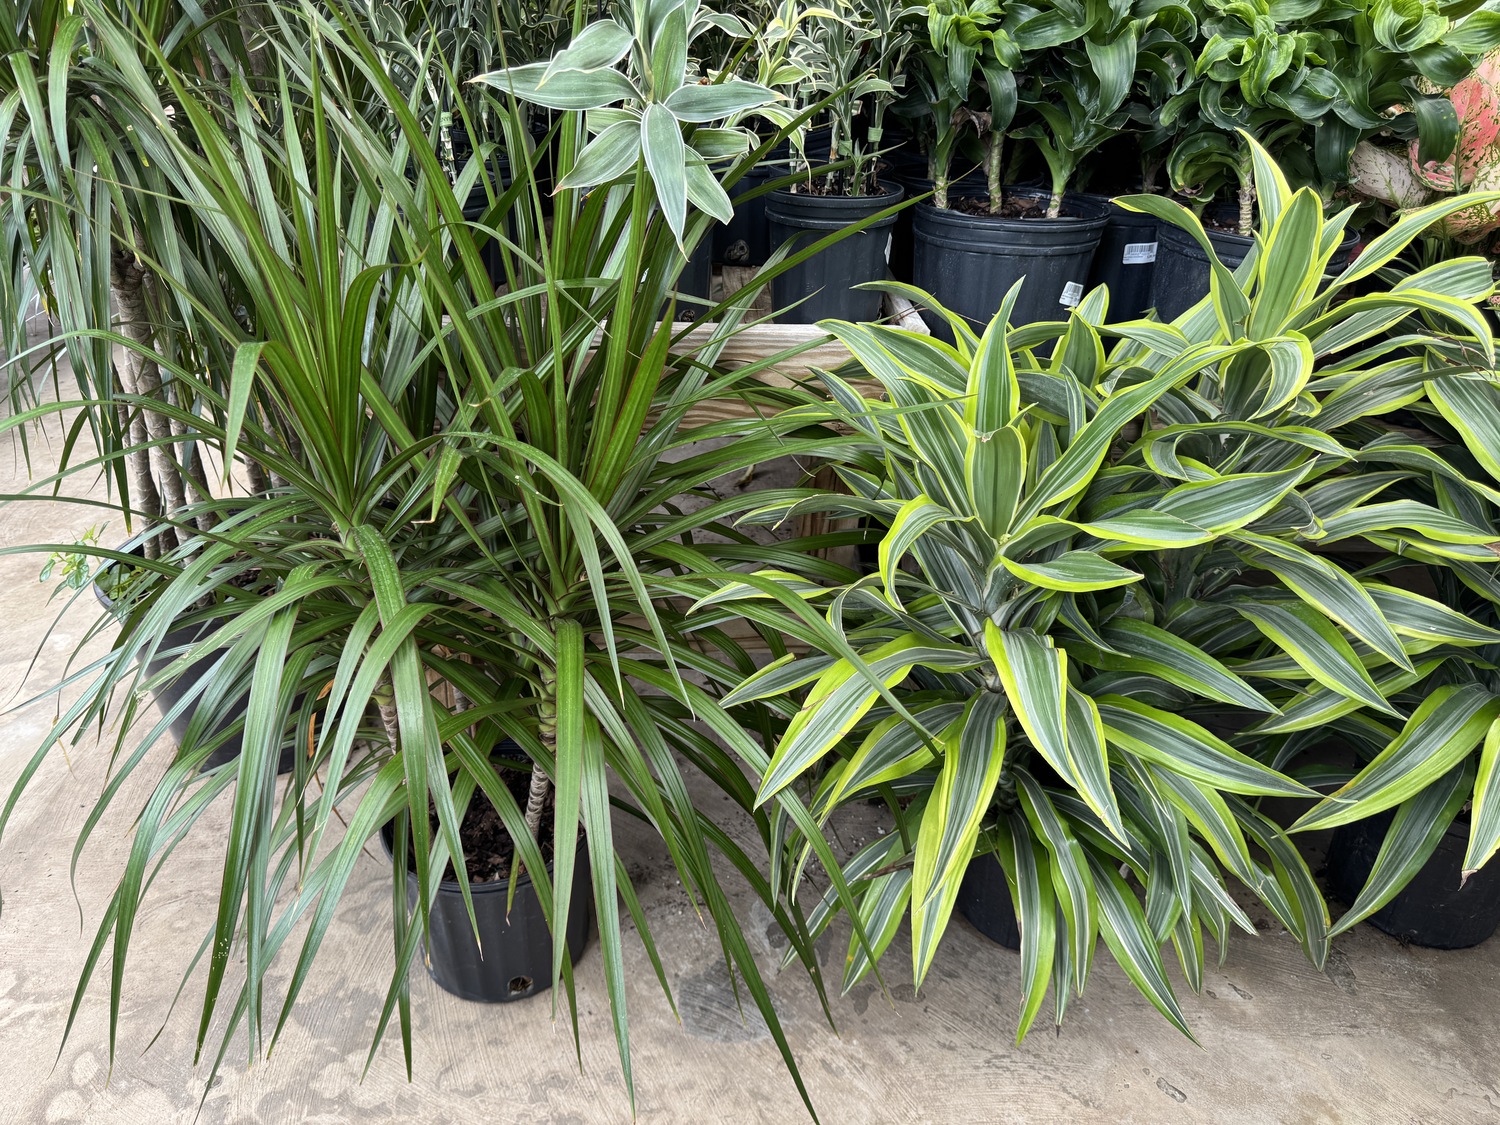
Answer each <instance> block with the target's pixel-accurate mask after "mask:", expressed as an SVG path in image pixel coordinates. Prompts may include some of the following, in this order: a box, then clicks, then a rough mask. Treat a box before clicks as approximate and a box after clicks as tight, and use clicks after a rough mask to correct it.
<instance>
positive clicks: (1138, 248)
mask: <svg viewBox="0 0 1500 1125" xmlns="http://www.w3.org/2000/svg"><path fill="white" fill-rule="evenodd" d="M1120 261H1121V262H1122V263H1123V264H1124V265H1127V266H1144V265H1145V264H1146V263H1147V262H1154V261H1156V243H1154V242H1128V243H1126V244H1125V256H1124V257H1123V258H1121V259H1120Z"/></svg>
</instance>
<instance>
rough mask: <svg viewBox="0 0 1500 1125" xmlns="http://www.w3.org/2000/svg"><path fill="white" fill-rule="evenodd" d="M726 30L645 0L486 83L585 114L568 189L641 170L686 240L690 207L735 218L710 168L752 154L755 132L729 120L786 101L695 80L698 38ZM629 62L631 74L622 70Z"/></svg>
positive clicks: (745, 85)
mask: <svg viewBox="0 0 1500 1125" xmlns="http://www.w3.org/2000/svg"><path fill="white" fill-rule="evenodd" d="M721 23H723V20H722V19H721V17H719V16H718V15H717V14H716V13H714V12H713V11H711V10H709V9H707V8H703V7H700V6H699V5H698V4H697V3H696V2H690V3H687V4H683V3H675V2H671V0H636V3H635V4H634V6H633V8H631V10H630V12H629V13H628V14H627V13H626V12H625V11H624V10H623V9H622V10H621V11H620V12H619V13H617V14H616V15H613V16H611V17H609V18H607V19H601V20H596V21H594V22H593V23H591V24H589V25H588V26H587V27H585V28H584V29H583V30H582V31H581V32H579V34H578V35H577V36H576V37H575V38H574V39H573V41H572V42H571V43H570V44H569V45H568V46H567V47H565V48H563V49H562V50H561V51H559V52H558V53H557V54H556V55H554V56H553V57H552V59H551V60H550V61H547V62H534V63H525V64H522V65H519V66H512V67H508V68H506V69H504V70H499V71H495V72H492V73H490V74H485V75H482V76H481V79H480V80H481V81H483V82H485V83H487V84H489V85H491V86H493V87H495V88H496V89H498V90H500V91H502V93H505V94H510V95H513V96H514V97H516V98H518V99H520V100H521V101H525V102H531V103H533V104H535V105H542V106H546V107H548V108H549V109H555V110H570V111H584V112H585V113H586V114H587V121H588V130H589V132H590V133H591V134H593V136H592V139H590V140H589V141H588V143H587V144H586V145H584V146H583V148H582V150H581V151H580V152H579V153H578V158H577V161H576V163H574V164H573V165H572V167H571V168H569V169H568V171H567V174H566V175H565V176H564V177H563V178H562V179H561V181H560V183H559V187H566V188H593V187H599V186H601V185H605V184H611V183H614V182H615V181H617V180H620V179H621V178H622V177H624V176H626V175H628V174H630V173H632V172H635V171H636V170H637V169H640V172H641V174H643V175H644V177H645V180H646V182H649V183H650V184H651V185H652V188H653V191H652V194H653V195H654V197H655V202H656V203H657V205H658V206H659V207H660V208H661V212H662V214H663V215H664V216H665V218H666V221H667V225H668V226H669V227H670V228H671V231H672V233H673V234H674V235H675V236H676V237H677V240H678V241H679V242H681V241H682V238H683V233H684V226H685V224H686V221H687V208H688V204H689V203H691V204H692V205H693V206H694V207H696V208H698V209H699V210H701V211H703V212H704V213H705V214H708V215H710V216H712V217H713V218H715V219H718V220H719V221H720V222H728V221H729V220H730V219H731V218H733V216H734V208H733V207H732V206H731V205H730V202H729V196H728V195H726V194H725V192H724V189H723V188H722V187H721V186H720V184H719V181H718V179H717V178H715V175H714V173H713V172H712V171H711V170H710V168H709V165H710V164H711V163H718V162H721V161H723V160H726V159H731V158H733V157H736V156H740V155H743V154H744V153H745V152H746V151H747V150H748V149H749V147H750V144H751V141H752V138H753V134H751V133H750V132H749V130H747V129H745V128H740V127H735V126H734V125H733V124H726V123H732V122H734V121H736V120H738V119H739V118H741V117H742V116H744V115H746V114H748V113H750V112H752V111H754V110H757V109H762V108H764V107H765V106H768V105H770V104H771V103H772V102H773V101H774V100H775V97H776V95H775V93H774V92H773V91H772V90H770V89H768V88H767V87H765V86H761V85H759V84H757V83H754V82H747V81H745V80H744V79H742V78H735V77H733V76H731V75H729V74H727V73H725V74H721V75H720V76H719V77H718V78H717V79H716V80H714V81H708V82H699V81H697V80H696V79H691V80H690V77H689V75H688V71H687V64H688V57H689V51H690V49H691V47H692V44H693V42H694V40H695V39H697V38H698V37H699V36H700V35H702V34H703V33H704V32H706V31H708V30H710V29H711V28H713V27H715V26H718V25H719V24H721ZM728 26H731V27H732V26H734V25H728ZM621 63H624V64H625V66H626V69H625V70H624V71H621V70H619V69H617V68H618V67H619V65H620V64H621ZM621 103H623V104H621ZM716 122H717V123H720V124H717V125H715V124H714V123H716ZM684 130H686V131H687V132H686V135H684ZM635 186H636V192H635V194H636V197H637V199H645V193H644V192H642V191H641V190H640V187H641V181H640V180H639V179H638V180H637V183H636V185H635ZM645 205H646V206H649V203H646V204H645Z"/></svg>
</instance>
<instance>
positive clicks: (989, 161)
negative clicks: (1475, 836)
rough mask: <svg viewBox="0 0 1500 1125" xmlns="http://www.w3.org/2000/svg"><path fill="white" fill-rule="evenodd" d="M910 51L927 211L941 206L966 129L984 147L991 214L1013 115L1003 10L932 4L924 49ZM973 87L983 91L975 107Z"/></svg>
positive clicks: (960, 1) (950, 1) (1014, 60)
mask: <svg viewBox="0 0 1500 1125" xmlns="http://www.w3.org/2000/svg"><path fill="white" fill-rule="evenodd" d="M918 51H919V54H920V56H921V61H922V66H921V67H920V68H918V70H917V72H916V74H915V76H914V77H915V78H916V81H917V83H918V85H919V87H920V89H921V90H922V94H923V97H924V99H925V100H926V101H927V103H928V104H929V106H930V107H931V112H932V118H931V122H932V126H931V127H932V134H933V136H932V145H931V148H930V149H929V152H928V158H927V160H928V175H929V177H930V178H931V180H932V185H933V191H932V201H933V204H934V205H935V206H937V207H942V208H946V207H947V206H948V205H949V199H948V183H949V174H950V167H951V164H952V161H953V151H954V146H955V145H956V144H957V143H958V141H959V138H960V136H961V134H962V133H963V131H964V128H965V126H969V125H972V126H973V128H974V129H975V130H976V132H977V133H978V135H979V136H980V138H981V140H982V142H983V144H984V153H985V156H984V168H985V177H986V181H987V183H988V184H989V196H990V201H989V202H990V209H991V211H999V209H1000V207H1001V205H1002V202H1003V200H1002V194H1001V169H1002V166H1003V157H1004V143H1005V135H1006V130H1008V129H1009V127H1010V123H1011V121H1012V120H1013V119H1014V117H1015V114H1016V104H1017V99H1016V74H1015V72H1016V69H1017V68H1018V67H1019V66H1020V65H1021V48H1020V47H1019V46H1018V45H1017V43H1016V41H1015V39H1014V38H1013V37H1012V35H1011V32H1010V30H1009V29H1008V26H1007V24H1006V21H1005V8H1004V7H1003V6H1002V5H1001V3H1000V2H999V0H935V2H933V3H930V4H929V5H928V6H927V36H926V41H925V42H922V43H920V45H919V49H918ZM976 85H977V86H978V88H982V89H983V91H984V97H982V98H981V99H979V100H978V101H977V102H976V99H975V97H974V91H975V89H976ZM975 104H978V105H980V106H983V107H984V108H982V109H976V108H974V105H975Z"/></svg>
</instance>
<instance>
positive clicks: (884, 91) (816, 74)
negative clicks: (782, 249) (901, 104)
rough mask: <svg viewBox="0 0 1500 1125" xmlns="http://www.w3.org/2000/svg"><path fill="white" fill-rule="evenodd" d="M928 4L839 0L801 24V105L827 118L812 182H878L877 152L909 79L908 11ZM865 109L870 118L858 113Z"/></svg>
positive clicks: (794, 53) (861, 189)
mask: <svg viewBox="0 0 1500 1125" xmlns="http://www.w3.org/2000/svg"><path fill="white" fill-rule="evenodd" d="M922 10H923V9H921V8H917V7H913V6H909V5H901V4H895V3H888V2H881V3H875V4H871V3H868V2H867V0H861V2H859V3H856V4H852V5H850V4H840V5H838V6H837V7H836V8H835V9H834V11H832V12H826V13H825V12H808V13H804V18H803V19H801V20H800V21H799V22H798V24H797V31H796V34H795V37H794V41H793V44H792V47H791V50H790V53H789V57H788V61H789V65H791V66H793V67H795V68H797V69H798V70H799V71H800V72H801V74H802V76H803V77H802V78H801V80H800V81H799V82H798V83H797V101H798V103H799V108H805V109H808V110H814V111H816V116H814V117H813V118H812V120H813V121H819V120H822V119H823V118H826V120H827V128H828V153H827V161H826V162H827V164H828V165H831V166H834V170H832V171H829V172H826V173H821V174H819V173H812V174H811V177H810V179H811V184H812V190H814V191H816V192H818V193H819V194H824V195H848V196H863V195H870V194H874V193H875V191H876V190H877V189H878V165H877V160H878V154H879V150H880V142H881V139H882V137H883V136H884V125H883V122H884V120H885V115H886V111H887V109H888V107H889V106H890V103H891V102H892V100H894V98H895V97H896V95H897V91H898V88H899V87H900V86H901V85H902V83H903V82H904V80H905V78H904V74H903V69H904V66H905V62H906V58H907V55H908V54H909V53H910V51H911V49H912V47H913V45H914V37H913V35H912V33H911V31H910V28H909V27H908V24H909V22H910V19H909V18H910V17H911V16H913V15H915V14H917V13H920V12H921V11H922ZM862 115H866V116H867V118H868V121H869V124H868V126H866V125H865V124H864V123H863V122H862V121H861V120H860V119H861V116H862Z"/></svg>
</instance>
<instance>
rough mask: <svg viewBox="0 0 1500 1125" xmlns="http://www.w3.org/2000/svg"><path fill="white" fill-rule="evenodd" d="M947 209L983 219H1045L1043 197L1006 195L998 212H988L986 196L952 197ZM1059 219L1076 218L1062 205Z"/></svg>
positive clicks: (1045, 210) (1045, 204)
mask: <svg viewBox="0 0 1500 1125" xmlns="http://www.w3.org/2000/svg"><path fill="white" fill-rule="evenodd" d="M948 207H949V209H950V210H953V211H961V212H963V213H964V214H965V215H982V216H984V217H985V218H999V219H1045V218H1046V217H1047V199H1046V197H1045V196H1043V197H1041V198H1037V197H1034V196H1029V195H1007V196H1006V197H1005V202H1003V203H1002V204H1001V205H1000V210H999V211H998V212H995V211H991V210H990V201H989V197H988V196H980V195H952V196H949V197H948ZM1061 217H1062V218H1065V219H1074V218H1077V217H1078V216H1077V215H1072V214H1069V213H1068V208H1067V205H1066V204H1064V206H1063V210H1062V216H1061Z"/></svg>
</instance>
